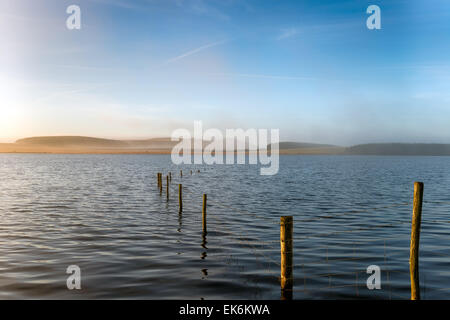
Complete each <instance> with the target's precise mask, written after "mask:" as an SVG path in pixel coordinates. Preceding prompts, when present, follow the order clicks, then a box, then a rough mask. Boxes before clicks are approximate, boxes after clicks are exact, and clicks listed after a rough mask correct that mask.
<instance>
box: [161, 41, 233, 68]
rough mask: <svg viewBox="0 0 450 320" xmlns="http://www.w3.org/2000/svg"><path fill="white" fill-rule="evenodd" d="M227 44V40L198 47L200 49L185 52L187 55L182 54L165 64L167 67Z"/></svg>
mask: <svg viewBox="0 0 450 320" xmlns="http://www.w3.org/2000/svg"><path fill="white" fill-rule="evenodd" d="M226 42H227V40H222V41H217V42H212V43H209V44H206V45H203V46H201V47H198V48H196V49H193V50H190V51H187V52H185V53H183V54H180V55H179V56H176V57H174V58H171V59H169V60H167V61H166V62H165V63H164V65H167V64H170V63H173V62H176V61H179V60H181V59H184V58H187V57H189V56H192V55H194V54H197V53H199V52H201V51H204V50H206V49H209V48H213V47H216V46H219V45H222V44H224V43H226Z"/></svg>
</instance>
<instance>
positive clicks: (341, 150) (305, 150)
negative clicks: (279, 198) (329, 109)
mask: <svg viewBox="0 0 450 320" xmlns="http://www.w3.org/2000/svg"><path fill="white" fill-rule="evenodd" d="M177 143H178V141H171V139H170V138H153V139H142V140H114V139H101V138H93V137H82V136H54V137H32V138H24V139H20V140H17V141H16V143H1V144H0V152H2V153H3V152H20V153H30V152H31V153H157V154H167V153H170V152H171V151H172V148H173V147H174V146H175V145H176V144H177ZM191 143H192V144H191V145H192V148H194V144H193V141H191ZM207 144H209V142H205V141H203V143H202V145H203V146H205V145H207ZM224 146H225V143H224ZM278 146H279V150H280V154H305V155H307V154H317V155H321V154H323V155H327V154H334V155H409V156H414V155H423V156H450V144H436V143H434V144H431V143H370V144H360V145H355V146H352V147H340V146H335V145H330V144H318V143H306V142H291V141H286V142H280V143H279V144H278ZM247 148H248V145H247V144H246V150H248V149H247ZM267 149H268V150H270V149H271V145H270V144H269V145H268V146H267ZM192 150H193V151H194V149H192ZM252 150H253V149H252Z"/></svg>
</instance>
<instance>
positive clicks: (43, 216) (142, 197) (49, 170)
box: [0, 154, 450, 299]
mask: <svg viewBox="0 0 450 320" xmlns="http://www.w3.org/2000/svg"><path fill="white" fill-rule="evenodd" d="M180 169H182V170H183V177H182V178H181V177H180V174H179V171H180ZM198 169H199V170H200V172H197V170H198ZM190 170H193V173H192V175H191V174H190ZM169 171H170V172H172V183H171V186H170V192H169V201H167V198H166V193H165V183H164V192H163V194H162V196H160V194H159V190H158V188H157V183H156V182H157V180H156V175H157V172H163V173H164V174H167V173H168V172H169ZM0 176H1V181H2V183H1V187H0V298H2V299H12V298H31V299H36V298H43V299H55V298H63V299H80V298H81V299H91V298H120V299H122V298H129V299H130V298H144V299H162V298H163V299H185V298H190V299H201V298H204V299H221V298H231V299H279V298H280V283H279V280H278V277H279V273H280V272H279V270H280V266H279V261H280V247H279V232H280V227H279V218H280V216H283V215H292V216H294V294H293V295H294V299H338V298H339V299H341V298H350V299H353V298H359V299H365V298H376V299H407V298H409V294H410V291H409V290H410V289H409V265H408V259H409V240H410V228H411V222H410V220H411V212H412V206H411V203H412V191H413V182H414V181H418V180H420V181H423V182H424V183H425V196H424V200H425V203H424V209H423V217H422V233H421V240H420V241H421V248H420V250H421V251H420V282H421V293H422V298H425V299H448V297H449V293H450V157H359V156H348V157H347V156H282V157H281V159H280V172H279V174H278V175H275V176H260V175H259V170H258V168H257V167H256V166H246V165H233V166H225V165H221V166H184V167H180V166H174V165H172V163H171V161H170V156H165V155H31V154H22V155H19V154H2V155H0ZM164 181H165V180H164ZM179 183H182V184H183V198H184V201H183V206H184V210H183V212H182V214H179V212H178V211H179V210H178V198H177V190H178V184H179ZM203 193H206V194H208V207H207V219H208V233H207V234H206V236H204V235H202V221H201V209H202V194H203ZM372 264H375V265H378V266H380V268H381V281H382V282H381V286H382V288H381V290H368V289H367V286H366V280H367V278H368V276H369V275H368V274H367V273H366V268H367V267H368V266H369V265H372ZM69 265H78V266H79V267H80V268H81V276H82V284H81V285H82V290H68V289H67V287H66V279H67V277H68V274H66V268H67V267H68V266H69Z"/></svg>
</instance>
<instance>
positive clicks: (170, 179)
mask: <svg viewBox="0 0 450 320" xmlns="http://www.w3.org/2000/svg"><path fill="white" fill-rule="evenodd" d="M169 181H170V182H172V172H169Z"/></svg>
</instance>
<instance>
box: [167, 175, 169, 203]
mask: <svg viewBox="0 0 450 320" xmlns="http://www.w3.org/2000/svg"><path fill="white" fill-rule="evenodd" d="M166 194H167V201H169V176H168V175H167V176H166Z"/></svg>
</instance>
